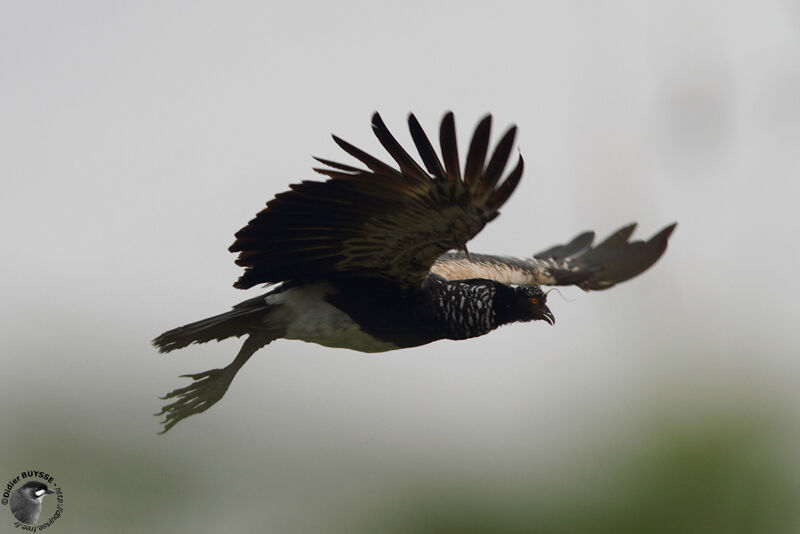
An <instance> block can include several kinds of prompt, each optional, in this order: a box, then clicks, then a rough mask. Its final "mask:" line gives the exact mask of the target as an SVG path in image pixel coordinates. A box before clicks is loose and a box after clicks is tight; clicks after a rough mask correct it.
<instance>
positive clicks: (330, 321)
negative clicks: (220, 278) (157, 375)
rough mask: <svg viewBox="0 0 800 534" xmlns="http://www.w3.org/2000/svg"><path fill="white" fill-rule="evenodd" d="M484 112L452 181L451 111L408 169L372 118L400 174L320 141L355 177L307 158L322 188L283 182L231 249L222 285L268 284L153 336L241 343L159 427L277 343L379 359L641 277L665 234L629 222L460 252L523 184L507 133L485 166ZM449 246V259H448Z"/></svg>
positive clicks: (542, 315)
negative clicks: (561, 238)
mask: <svg viewBox="0 0 800 534" xmlns="http://www.w3.org/2000/svg"><path fill="white" fill-rule="evenodd" d="M491 123H492V118H491V116H486V117H484V118H483V119H482V120H481V121H480V122H479V123H478V126H477V127H476V129H475V133H474V134H473V136H472V141H471V143H470V146H469V150H468V152H467V157H466V161H465V164H464V170H463V173H462V171H461V167H460V162H459V156H458V148H457V144H456V134H455V122H454V119H453V114H452V113H447V114H446V115H445V116H444V118H443V119H442V123H441V127H440V131H439V141H440V145H441V155H442V159H441V160H440V159H439V156H438V155H437V153H436V151H435V150H434V148H433V145H432V144H431V142H430V140H429V139H428V137H427V136H426V135H425V133H424V131H423V130H422V127H421V126H420V124H419V122H418V121H417V119H416V118H415V117H414V115H409V117H408V125H409V128H410V131H411V137H412V139H413V141H414V144H415V145H416V148H417V151H418V152H419V155H420V158H421V160H422V163H423V165H424V168H423V167H421V166H420V165H419V164H418V163H417V162H416V161H415V160H414V158H412V157H411V156H410V155H409V154H408V152H406V151H405V150H404V149H403V147H402V146H401V145H400V144H399V143H398V142H397V140H396V139H395V138H394V137H393V136H392V134H391V133H390V132H389V130H388V129H387V128H386V126H385V125H384V123H383V120H381V117H380V115H378V114H377V113H375V115H374V116H373V117H372V129H373V131H374V133H375V135H376V137H377V138H378V140H379V141H380V143H381V144H382V145H383V147H384V148H385V149H386V151H387V152H388V153H389V155H390V156H391V157H392V159H393V160H394V161H395V163H396V164H397V167H399V169H396V168H395V167H393V166H391V165H388V164H386V163H384V162H382V161H380V160H379V159H377V158H375V157H373V156H371V155H369V154H367V153H366V152H364V151H362V150H360V149H358V148H356V147H355V146H353V145H351V144H350V143H347V142H346V141H344V140H342V139H340V138H338V137H336V136H333V140H334V141H335V142H336V144H337V145H339V147H341V148H342V150H344V151H345V152H347V153H348V154H350V155H351V156H353V157H354V158H356V159H357V160H359V161H360V162H361V163H362V164H363V165H364V166H366V169H362V168H358V167H353V166H350V165H344V164H341V163H336V162H333V161H330V160H326V159H321V158H316V159H317V161H319V162H320V163H321V164H322V165H324V167H322V168H316V169H314V170H315V171H316V172H318V173H320V174H323V175H325V176H327V177H328V179H327V180H326V181H324V182H318V181H303V182H301V183H299V184H293V185H290V186H289V191H286V192H284V193H280V194H278V195H276V196H275V198H274V199H272V200H270V201H269V202H268V203H267V207H266V208H265V209H264V210H262V211H261V212H260V213H258V214H257V215H256V217H255V218H254V219H253V220H251V221H250V222H249V223H248V224H247V226H245V227H244V228H242V229H241V230H239V232H237V233H236V236H235V237H236V240H235V241H234V243H233V245H231V247H230V249H229V250H230V251H231V252H238V253H239V256H238V258H237V260H236V263H237V264H238V265H240V266H242V267H244V268H245V271H244V273H243V274H242V276H241V277H240V278H239V280H238V281H237V282H236V283H235V284H234V286H235V287H237V288H240V289H248V288H251V287H253V286H255V285H258V284H267V285H269V286H271V287H269V288H268V290H267V292H266V293H265V294H263V295H259V296H257V297H254V298H251V299H249V300H246V301H244V302H241V303H239V304H237V305H235V306H233V309H232V310H231V311H229V312H226V313H223V314H221V315H216V316H214V317H210V318H208V319H204V320H202V321H197V322H195V323H191V324H188V325H185V326H181V327H179V328H175V329H174V330H170V331H168V332H165V333H163V334H161V335H160V336H158V337H157V338H156V339H155V340H154V341H153V343H154V345H155V346H156V347H157V348H158V350H159V351H161V352H169V351H172V350H175V349H179V348H182V347H185V346H187V345H190V344H192V343H205V342H207V341H211V340H222V339H225V338H229V337H234V336H235V337H240V336H246V337H245V341H244V343H243V345H242V348H241V349H240V350H239V353H238V355H237V356H236V358H235V359H234V360H233V362H232V363H230V364H229V365H228V366H227V367H224V368H222V369H213V370H210V371H205V372H203V373H197V374H191V375H185V376H188V377H189V378H191V379H193V382H192V383H191V384H189V385H188V386H186V387H182V388H178V389H175V390H174V391H172V392H170V393H168V394H167V395H166V396H165V397H164V399H165V400H169V402H170V404H167V405H166V406H164V408H163V409H162V411H161V412H160V413H159V414H157V415H163V416H164V420H163V421H162V423H163V424H164V431H167V430H169V429H170V428H172V427H173V426H174V425H175V424H176V423H178V422H179V421H181V420H182V419H184V418H186V417H188V416H190V415H193V414H196V413H200V412H203V411H205V410H207V409H208V408H209V407H211V406H212V405H213V404H214V403H216V402H217V401H219V400H220V399H221V398H222V397H223V395H224V394H225V392H226V391H227V389H228V386H230V384H231V381H232V380H233V377H234V376H235V375H236V373H237V372H238V371H239V369H241V367H242V365H244V363H245V362H246V361H247V360H248V359H249V358H250V356H252V355H253V353H255V352H256V351H257V350H258V349H260V348H261V347H263V346H265V345H266V344H268V343H270V342H271V341H274V340H276V339H281V338H283V339H299V340H302V341H309V342H313V343H319V344H320V345H325V346H328V347H342V348H349V349H353V350H357V351H361V352H383V351H388V350H396V349H402V348H405V347H415V346H418V345H424V344H426V343H430V342H432V341H436V340H439V339H467V338H471V337H477V336H482V335H484V334H488V333H489V332H491V331H492V330H494V329H495V328H497V327H499V326H501V325H504V324H508V323H513V322H520V321H536V320H542V321H545V322H547V323H549V324H553V323H554V322H555V318H554V317H553V314H552V313H551V311H550V309H549V308H548V307H547V304H546V294H545V293H544V292H543V291H542V288H541V286H542V285H551V286H552V285H577V286H579V287H581V288H582V289H584V290H587V291H588V290H599V289H607V288H609V287H612V286H613V285H615V284H617V283H619V282H623V281H625V280H628V279H630V278H632V277H634V276H636V275H638V274H640V273H641V272H643V271H645V270H647V269H648V268H649V267H650V266H651V265H653V264H654V263H655V262H656V260H658V258H659V257H661V255H662V254H663V252H664V250H666V247H667V240H668V238H669V236H670V234H671V233H672V231H673V230H674V228H675V224H672V225H669V226H667V227H666V228H664V229H663V230H661V231H660V232H658V233H657V234H656V235H654V236H653V237H652V238H650V239H649V240H648V241H630V240H629V239H630V236H631V234H632V233H633V230H634V227H635V224H631V225H628V226H625V227H624V228H622V229H620V230H618V231H617V232H616V233H614V234H613V235H611V236H610V237H609V238H608V239H606V240H605V241H603V242H602V243H600V244H598V245H595V246H593V245H592V243H593V241H594V233H593V232H586V233H583V234H581V235H579V236H577V237H575V238H574V239H573V240H572V241H570V242H569V243H567V244H565V245H557V246H554V247H551V248H549V249H547V250H545V251H543V252H540V253H539V254H536V255H534V256H533V257H528V258H512V257H506V256H490V255H484V254H470V253H469V252H467V246H466V244H467V242H468V241H469V240H470V239H472V238H473V237H474V236H475V235H477V234H478V232H480V231H481V229H482V228H483V227H484V226H485V225H486V223H488V222H489V221H491V220H492V219H494V218H495V217H497V215H498V214H499V212H498V210H499V209H500V207H501V206H502V205H503V204H504V203H505V202H506V200H508V198H509V197H510V196H511V193H513V192H514V189H515V188H516V187H517V184H518V183H519V181H520V178H521V177H522V170H523V160H522V157H521V156H519V158H518V159H517V161H516V165H515V166H514V168H513V170H511V171H510V172H509V173H508V175H507V176H506V177H505V179H503V180H501V177H502V175H503V173H504V170H505V168H506V164H507V163H508V161H509V159H511V158H510V156H511V152H512V147H513V144H514V138H515V136H516V127H511V128H509V129H508V130H507V131H506V132H505V134H504V135H503V136H502V137H501V138H500V141H498V143H497V145H496V147H495V148H494V150H493V151H492V153H491V155H490V156H489V158H488V161H486V159H487V154H488V149H489V136H490V130H491ZM450 250H456V251H458V252H448V251H450Z"/></svg>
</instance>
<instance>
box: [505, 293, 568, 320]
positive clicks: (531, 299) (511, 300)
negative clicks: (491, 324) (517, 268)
mask: <svg viewBox="0 0 800 534" xmlns="http://www.w3.org/2000/svg"><path fill="white" fill-rule="evenodd" d="M506 287H507V288H508V290H509V291H506V292H504V293H505V295H504V298H503V300H504V301H506V302H505V303H504V304H505V306H504V308H505V314H503V315H506V317H504V319H505V321H504V322H512V321H539V320H542V321H547V322H548V323H549V324H555V322H556V318H555V316H554V315H553V312H551V311H550V308H548V307H547V295H545V294H544V292H543V291H542V288H541V287H539V286H506Z"/></svg>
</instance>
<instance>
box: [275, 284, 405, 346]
mask: <svg viewBox="0 0 800 534" xmlns="http://www.w3.org/2000/svg"><path fill="white" fill-rule="evenodd" d="M330 291H331V287H330V286H329V285H328V284H324V283H320V284H314V285H308V286H301V287H296V288H295V287H293V288H290V289H287V290H286V291H283V292H282V293H278V294H277V295H268V296H267V297H266V301H267V303H269V304H280V305H282V308H283V311H284V312H285V313H286V319H287V327H286V335H285V336H284V337H285V338H286V339H299V340H301V341H308V342H310V343H317V344H319V345H325V346H326V347H336V348H345V349H352V350H357V351H360V352H385V351H387V350H395V349H398V348H400V347H398V346H397V345H395V344H394V343H388V342H386V341H382V340H380V339H376V338H374V337H372V336H371V335H369V334H367V333H366V332H364V331H363V330H361V328H360V327H359V326H358V324H356V323H355V322H354V321H353V320H352V319H351V318H350V316H349V315H347V314H346V313H344V312H343V311H341V310H340V309H339V308H337V307H335V306H333V305H331V304H329V303H328V302H326V301H325V300H324V297H325V295H326V294H327V293H328V292H330Z"/></svg>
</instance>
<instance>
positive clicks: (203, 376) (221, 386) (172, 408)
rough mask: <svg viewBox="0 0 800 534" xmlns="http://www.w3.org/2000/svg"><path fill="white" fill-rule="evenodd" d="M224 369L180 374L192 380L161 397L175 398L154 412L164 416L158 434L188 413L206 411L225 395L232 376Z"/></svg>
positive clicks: (164, 398)
mask: <svg viewBox="0 0 800 534" xmlns="http://www.w3.org/2000/svg"><path fill="white" fill-rule="evenodd" d="M224 371H225V370H224V369H212V370H210V371H204V372H202V373H195V374H188V375H182V376H183V377H187V378H191V379H192V380H194V382H192V383H191V384H189V385H188V386H185V387H182V388H177V389H174V390H172V391H170V392H169V393H167V394H166V395H164V396H163V397H161V399H162V400H169V399H175V400H174V401H173V402H171V403H169V404H166V405H164V407H162V408H161V411H160V412H158V413H156V414H154V415H155V416H157V417H160V416H162V415H163V416H164V420H163V421H161V424H163V425H164V429H163V430H162V431H161V432H159V434H163V433H164V432H166V431H167V430H169V429H170V428H172V427H173V426H175V425H176V424H177V423H178V422H179V421H181V420H182V419H185V418H187V417H189V416H190V415H194V414H198V413H202V412H204V411H206V410H207V409H209V408H210V407H211V406H213V405H214V404H215V403H216V402H217V401H219V400H220V399H221V398H222V397H223V395H225V392H226V391H227V390H228V386H229V385H230V383H231V379H232V378H233V376H232V375H230V376H229V375H227V374H226V373H225V372H224Z"/></svg>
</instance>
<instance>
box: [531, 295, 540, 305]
mask: <svg viewBox="0 0 800 534" xmlns="http://www.w3.org/2000/svg"><path fill="white" fill-rule="evenodd" d="M531 304H539V299H537V298H536V297H533V298H532V299H531Z"/></svg>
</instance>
